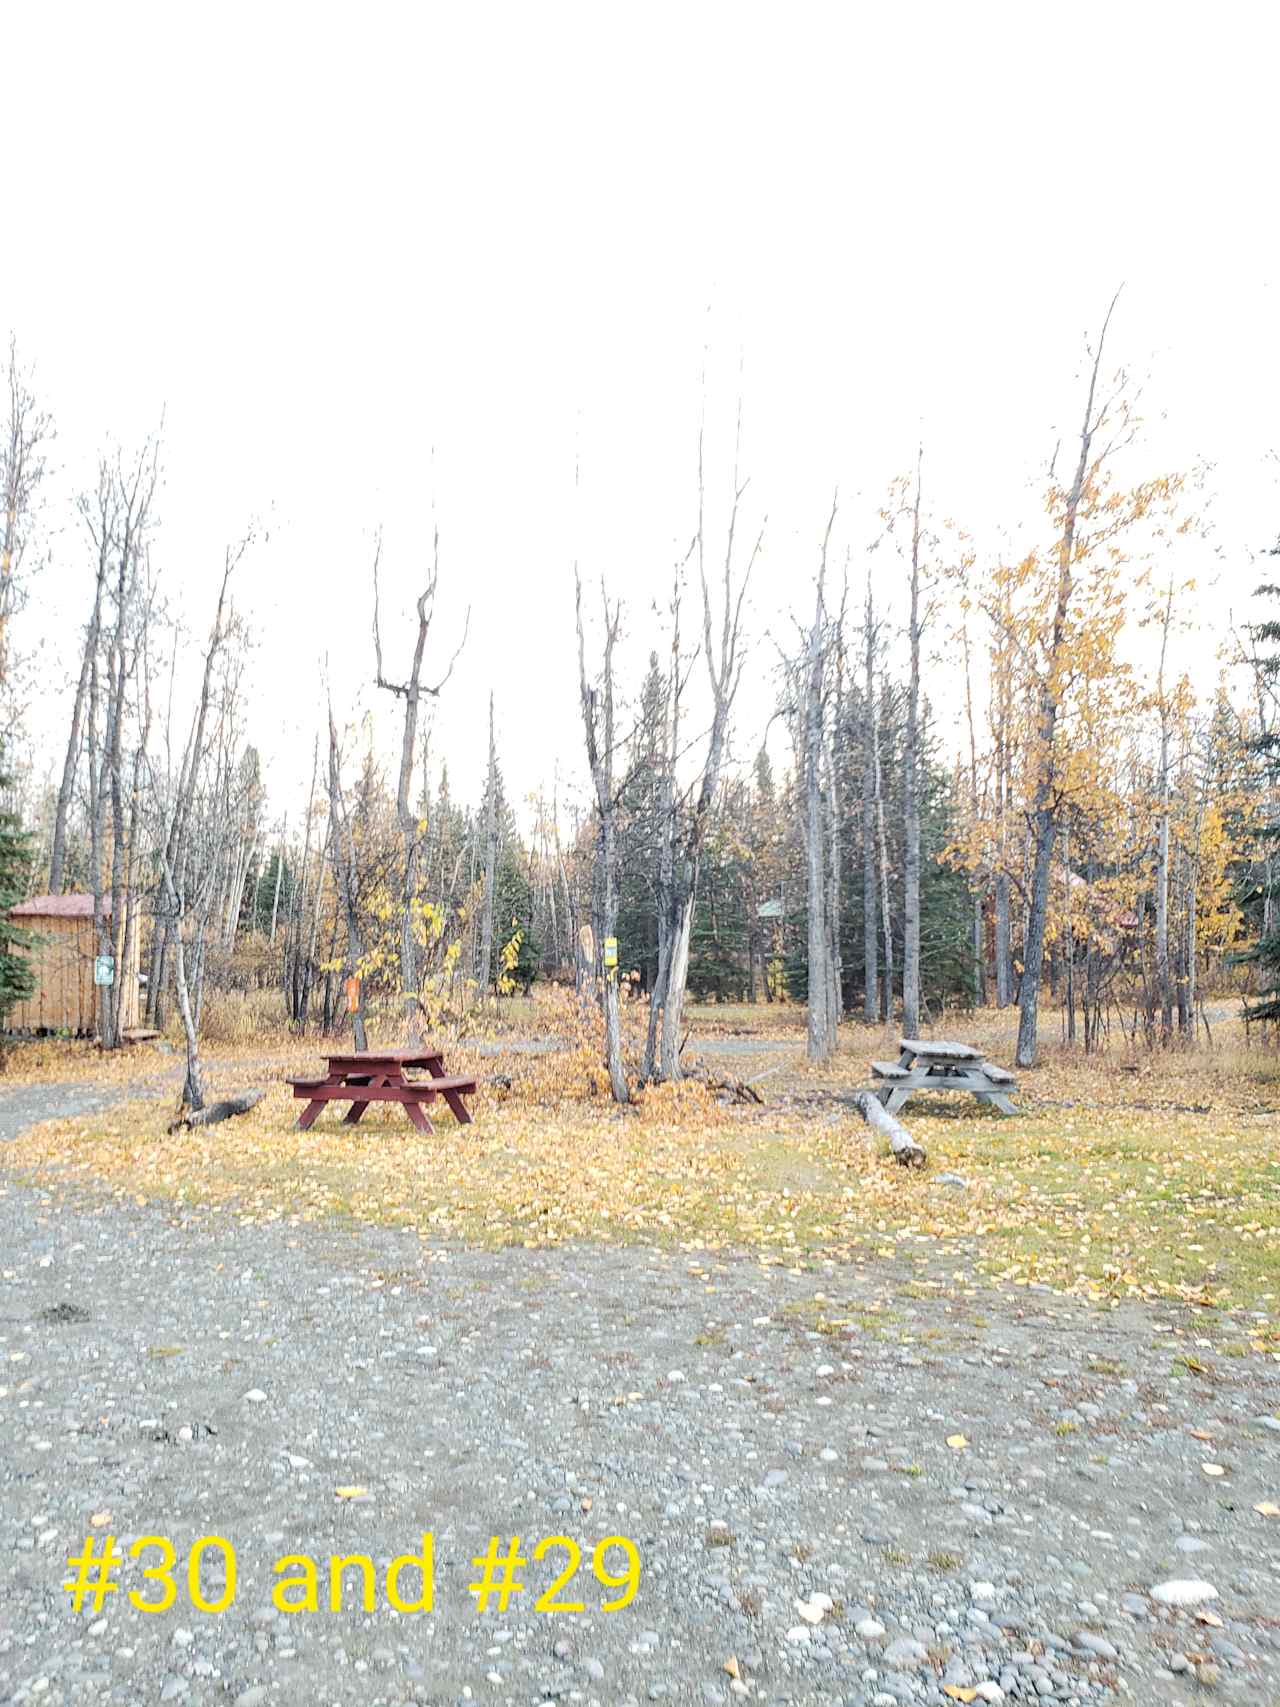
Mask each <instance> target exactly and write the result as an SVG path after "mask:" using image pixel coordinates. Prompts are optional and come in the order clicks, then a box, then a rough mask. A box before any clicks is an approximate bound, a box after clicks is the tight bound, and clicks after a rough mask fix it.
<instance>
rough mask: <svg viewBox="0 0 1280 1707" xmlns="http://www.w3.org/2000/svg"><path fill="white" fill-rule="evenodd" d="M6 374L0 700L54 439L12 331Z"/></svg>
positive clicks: (0, 492) (1, 450)
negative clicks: (12, 628) (39, 501)
mask: <svg viewBox="0 0 1280 1707" xmlns="http://www.w3.org/2000/svg"><path fill="white" fill-rule="evenodd" d="M3 374H4V390H5V398H4V401H5V404H6V405H7V408H6V411H5V417H4V419H3V421H2V422H0V703H2V702H3V700H4V699H5V698H6V697H7V696H8V693H9V691H10V689H11V685H12V681H11V678H12V670H13V647H12V639H11V635H10V624H11V621H12V619H13V616H14V613H15V612H16V611H17V610H18V608H19V606H20V604H21V601H22V598H23V593H24V589H23V585H22V568H23V560H24V558H25V557H26V555H27V552H28V549H29V546H30V543H31V533H32V520H33V513H34V511H35V508H36V500H37V496H38V493H39V490H40V485H41V483H42V481H43V480H44V478H45V475H46V473H47V470H48V461H47V459H48V451H49V446H50V444H51V443H52V441H53V422H52V419H51V418H50V417H49V415H47V414H46V413H45V412H44V410H42V409H41V408H40V406H39V404H38V403H37V401H36V397H35V394H34V392H33V391H32V389H31V374H30V372H29V371H28V372H24V371H23V369H22V368H21V367H20V366H19V363H18V346H17V342H16V340H15V339H14V338H13V337H12V336H11V337H10V339H9V354H8V359H7V360H6V362H5V364H4V368H3Z"/></svg>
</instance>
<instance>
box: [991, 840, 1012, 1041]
mask: <svg viewBox="0 0 1280 1707" xmlns="http://www.w3.org/2000/svg"><path fill="white" fill-rule="evenodd" d="M995 887H996V1006H997V1007H1000V1008H1007V1007H1008V1006H1009V1003H1010V1002H1011V1001H1012V1000H1013V941H1012V938H1011V936H1010V932H1009V873H1008V872H1007V871H997V872H996V885H995Z"/></svg>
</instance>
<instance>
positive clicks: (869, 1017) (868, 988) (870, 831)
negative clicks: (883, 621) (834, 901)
mask: <svg viewBox="0 0 1280 1707" xmlns="http://www.w3.org/2000/svg"><path fill="white" fill-rule="evenodd" d="M864 621H865V628H864V639H863V645H864V652H863V669H864V686H863V692H864V695H865V698H866V705H865V707H864V709H863V716H864V718H865V720H866V721H865V725H864V728H863V753H862V955H863V961H864V963H865V974H864V984H863V992H862V1017H863V1019H864V1020H865V1021H866V1022H867V1024H868V1025H875V1024H876V1023H877V1022H878V1021H879V1018H880V987H879V980H880V964H879V963H880V954H879V948H880V940H879V926H878V925H877V923H876V892H877V864H878V862H877V859H876V795H877V793H878V789H879V775H880V763H879V747H878V742H877V739H876V680H875V665H876V627H875V610H874V607H873V605H872V602H871V576H870V574H868V575H867V603H866V616H865V619H864Z"/></svg>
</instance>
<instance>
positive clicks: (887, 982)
mask: <svg viewBox="0 0 1280 1707" xmlns="http://www.w3.org/2000/svg"><path fill="white" fill-rule="evenodd" d="M871 732H872V757H873V762H874V766H875V807H876V841H877V844H878V851H879V855H880V927H881V930H882V932H883V941H884V956H883V958H884V976H883V978H882V979H881V982H880V1003H881V1018H882V1019H883V1020H884V1022H885V1024H886V1025H887V1024H888V1022H889V1021H890V1020H891V1019H892V1018H893V960H894V955H893V913H892V910H891V907H890V903H889V838H888V836H887V835H886V834H885V825H884V783H883V776H882V773H881V768H880V718H879V714H878V712H877V713H875V714H873V722H872V725H871Z"/></svg>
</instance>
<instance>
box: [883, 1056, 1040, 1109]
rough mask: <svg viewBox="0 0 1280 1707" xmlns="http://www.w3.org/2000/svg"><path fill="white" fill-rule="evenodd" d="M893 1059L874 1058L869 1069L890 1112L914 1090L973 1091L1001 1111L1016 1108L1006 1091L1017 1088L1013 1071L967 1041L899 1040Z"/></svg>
mask: <svg viewBox="0 0 1280 1707" xmlns="http://www.w3.org/2000/svg"><path fill="white" fill-rule="evenodd" d="M899 1048H900V1049H901V1051H902V1053H901V1054H900V1055H899V1056H898V1059H897V1060H896V1061H873V1062H872V1063H871V1071H872V1072H873V1073H874V1074H875V1076H876V1078H877V1079H879V1080H881V1081H882V1082H881V1083H880V1084H878V1085H875V1086H874V1087H873V1094H874V1095H875V1096H876V1097H878V1098H879V1100H880V1102H881V1103H882V1104H883V1105H884V1107H885V1109H886V1111H887V1112H888V1113H889V1114H896V1113H897V1112H898V1110H899V1109H900V1108H901V1107H902V1105H903V1103H905V1102H906V1100H907V1098H908V1097H910V1096H912V1095H914V1093H915V1092H916V1091H972V1092H973V1094H974V1096H976V1097H977V1099H978V1101H979V1102H989V1103H991V1104H992V1106H993V1107H995V1108H998V1109H999V1110H1000V1112H1001V1114H1016V1113H1017V1112H1018V1110H1017V1108H1016V1106H1015V1105H1014V1103H1013V1102H1012V1101H1011V1100H1010V1097H1009V1092H1010V1091H1016V1090H1017V1088H1018V1083H1017V1080H1016V1079H1015V1078H1014V1076H1013V1074H1012V1073H1007V1072H1006V1071H1005V1069H1004V1068H1003V1067H997V1066H995V1065H994V1064H993V1063H992V1062H990V1061H988V1060H987V1058H986V1057H985V1056H984V1055H983V1053H982V1051H981V1050H980V1049H974V1048H973V1047H972V1046H971V1045H970V1044H968V1043H933V1042H929V1041H926V1040H925V1039H924V1038H920V1037H904V1038H901V1039H900V1040H899Z"/></svg>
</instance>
